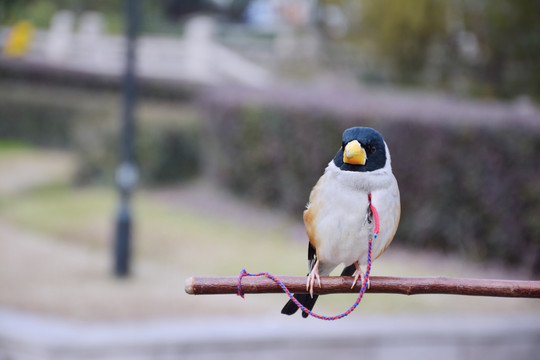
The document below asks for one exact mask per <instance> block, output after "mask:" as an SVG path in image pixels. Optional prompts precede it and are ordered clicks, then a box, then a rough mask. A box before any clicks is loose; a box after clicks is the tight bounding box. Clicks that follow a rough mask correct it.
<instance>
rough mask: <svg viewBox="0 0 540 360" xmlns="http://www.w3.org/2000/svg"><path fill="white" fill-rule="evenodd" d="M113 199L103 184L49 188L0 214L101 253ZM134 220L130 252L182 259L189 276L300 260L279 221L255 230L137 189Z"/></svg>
mask: <svg viewBox="0 0 540 360" xmlns="http://www.w3.org/2000/svg"><path fill="white" fill-rule="evenodd" d="M116 196H117V195H116V194H115V193H114V191H112V190H111V189H106V188H98V187H91V188H70V187H62V186H60V187H50V188H45V189H40V190H35V191H32V192H29V193H26V194H24V195H20V196H18V197H16V198H13V199H12V201H10V203H9V204H7V203H4V204H3V206H2V207H1V208H0V216H2V217H3V218H5V219H7V220H9V221H11V222H14V223H16V224H17V225H20V226H22V227H26V228H31V229H33V230H36V231H38V232H40V233H43V234H46V235H48V236H51V237H52V238H55V239H59V241H67V242H71V243H76V244H81V245H84V246H86V247H90V248H92V249H95V250H96V251H109V249H110V242H111V239H112V234H113V228H114V216H115V208H116ZM134 220H135V222H134V234H135V236H134V240H135V243H134V246H135V254H136V256H137V257H140V258H142V259H146V260H150V261H153V262H157V263H162V264H182V267H184V268H185V270H186V272H187V271H189V272H192V273H194V274H200V275H211V274H214V275H227V274H229V275H230V274H235V273H237V272H238V271H239V270H240V268H242V267H243V266H246V267H248V268H252V269H268V270H270V271H273V272H276V273H290V272H293V271H296V272H297V271H298V269H297V268H298V266H297V264H298V261H297V260H298V259H303V258H304V257H305V254H304V250H305V249H304V246H298V245H291V243H290V241H289V237H288V234H287V231H286V230H285V229H284V228H283V227H281V226H276V227H273V228H270V229H268V228H264V229H261V228H259V227H257V226H254V225H250V224H249V223H243V224H242V223H240V222H239V221H232V220H228V219H223V218H221V217H219V216H217V215H208V214H201V213H197V212H194V211H193V210H192V209H189V208H187V207H186V208H183V207H174V208H173V207H171V206H168V205H166V204H162V203H160V202H159V201H156V200H153V199H152V198H151V197H150V196H149V195H148V194H146V193H144V192H140V193H138V194H137V196H136V198H135V202H134ZM246 254H247V255H246ZM302 265H304V264H303V263H302ZM295 268H296V269H295Z"/></svg>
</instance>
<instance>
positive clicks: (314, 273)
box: [306, 259, 322, 297]
mask: <svg viewBox="0 0 540 360" xmlns="http://www.w3.org/2000/svg"><path fill="white" fill-rule="evenodd" d="M315 279H317V282H318V283H319V287H322V285H321V278H320V276H319V260H318V259H317V262H316V263H315V266H313V269H311V272H310V273H309V275H308V277H307V281H306V290H309V294H310V295H311V297H313V285H314V284H315Z"/></svg>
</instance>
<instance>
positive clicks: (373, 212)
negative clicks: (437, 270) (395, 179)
mask: <svg viewBox="0 0 540 360" xmlns="http://www.w3.org/2000/svg"><path fill="white" fill-rule="evenodd" d="M368 200H369V210H370V217H371V218H372V219H373V223H374V224H373V228H372V235H373V236H370V237H369V243H368V255H367V267H366V275H365V277H364V281H363V282H362V288H361V289H360V292H359V293H358V298H357V299H356V301H355V302H354V304H353V305H352V306H351V307H350V308H349V309H348V310H347V311H345V312H344V313H342V314H339V315H335V316H324V315H320V314H317V313H314V312H313V311H311V310H309V309H308V308H306V307H305V306H304V305H302V304H301V303H300V302H299V301H298V300H297V299H296V298H295V297H294V295H293V294H292V293H291V292H290V291H289V289H287V287H286V286H285V284H283V282H282V281H281V280H279V279H278V278H277V277H275V276H274V275H272V274H270V273H268V272H260V273H255V274H253V273H249V272H247V271H246V269H242V271H240V275H239V276H238V293H237V295H238V296H240V297H242V298H244V292H243V291H242V278H243V277H244V276H265V277H267V278H269V279H270V280H272V281H274V282H275V283H276V284H278V285H279V287H281V289H282V290H283V292H285V293H286V294H287V296H288V297H289V298H290V299H291V300H292V301H293V302H294V303H295V304H296V305H297V306H298V308H299V309H300V310H302V311H303V312H305V313H307V314H309V315H311V316H313V317H315V318H317V319H321V320H328V321H331V320H338V319H341V318H344V317H345V316H347V315H349V314H350V313H352V312H353V311H354V309H356V307H357V306H358V305H359V304H360V302H361V301H362V298H363V297H364V293H365V292H366V290H367V289H368V288H369V273H370V271H371V252H372V243H373V240H374V239H377V235H378V234H379V213H378V212H377V209H376V208H375V206H374V205H373V203H372V201H371V194H368Z"/></svg>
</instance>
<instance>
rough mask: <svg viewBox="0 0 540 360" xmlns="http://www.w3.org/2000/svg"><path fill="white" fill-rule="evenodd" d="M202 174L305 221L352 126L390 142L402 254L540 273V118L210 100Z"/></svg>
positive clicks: (294, 98)
mask: <svg viewBox="0 0 540 360" xmlns="http://www.w3.org/2000/svg"><path fill="white" fill-rule="evenodd" d="M201 109H202V110H203V111H204V114H205V117H204V119H205V129H206V131H205V136H204V138H205V142H204V148H205V149H206V151H205V152H204V156H203V160H202V162H203V167H204V169H205V173H206V174H207V176H209V177H212V178H214V179H217V181H218V182H220V183H222V184H225V185H226V186H228V187H229V188H231V189H233V190H235V191H236V192H238V193H239V194H242V195H243V196H244V197H246V198H249V199H252V200H255V201H259V202H263V203H266V204H271V205H272V206H275V207H277V208H280V209H284V210H286V211H288V212H291V213H293V214H295V215H296V216H300V214H301V211H302V209H303V207H304V205H305V203H306V201H307V199H308V195H309V192H310V190H311V188H312V187H313V185H314V184H315V182H316V181H317V179H318V177H319V176H320V175H321V174H322V172H323V170H324V168H325V166H326V165H327V163H328V162H329V161H330V159H332V158H333V156H334V154H335V152H336V151H337V150H338V147H339V144H340V143H341V133H342V132H343V130H344V129H346V128H348V127H351V126H358V125H361V126H371V127H374V128H376V129H378V130H379V131H380V132H381V133H382V134H383V135H384V137H385V139H386V141H387V143H388V146H389V148H390V151H391V155H392V166H393V169H394V174H395V175H396V178H397V179H398V182H399V185H400V190H401V198H402V220H401V224H400V228H399V230H398V233H397V238H396V242H397V243H401V244H408V245H412V246H417V247H422V248H436V249H443V250H448V251H454V252H460V253H462V254H464V255H466V256H467V257H469V258H471V259H502V260H504V261H505V262H507V263H510V264H519V265H523V266H524V267H526V268H528V269H530V270H531V271H534V272H536V273H540V166H539V160H538V159H540V112H539V111H538V110H537V109H535V108H532V107H528V106H522V105H504V104H500V103H490V102H470V101H465V100H458V99H454V98H445V97H442V96H435V95H430V96H421V95H417V94H405V95H404V94H394V93H385V92H369V93H368V92H352V91H348V92H347V91H320V90H317V89H295V88H274V89H269V90H266V91H252V90H245V89H234V88H233V89H231V88H226V89H225V88H215V89H211V90H208V91H207V93H206V94H204V95H203V97H202V100H201Z"/></svg>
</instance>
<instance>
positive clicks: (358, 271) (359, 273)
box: [351, 261, 365, 289]
mask: <svg viewBox="0 0 540 360" xmlns="http://www.w3.org/2000/svg"><path fill="white" fill-rule="evenodd" d="M354 266H355V267H356V270H355V271H354V274H353V276H354V280H353V284H352V286H351V289H352V288H354V285H356V282H357V281H358V278H360V281H361V283H362V284H364V279H365V276H364V273H363V272H362V269H361V268H360V265H359V264H358V261H357V262H355V263H354Z"/></svg>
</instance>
